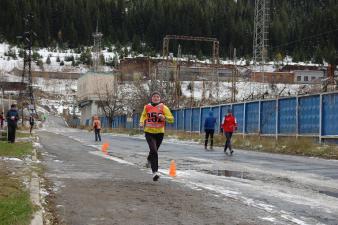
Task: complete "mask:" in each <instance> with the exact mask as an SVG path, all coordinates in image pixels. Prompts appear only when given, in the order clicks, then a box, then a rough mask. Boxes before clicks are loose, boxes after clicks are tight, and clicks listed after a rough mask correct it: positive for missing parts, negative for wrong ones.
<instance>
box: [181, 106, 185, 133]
mask: <svg viewBox="0 0 338 225" xmlns="http://www.w3.org/2000/svg"><path fill="white" fill-rule="evenodd" d="M181 110H182V111H183V131H185V108H184V109H181Z"/></svg>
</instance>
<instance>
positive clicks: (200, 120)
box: [198, 107, 202, 133]
mask: <svg viewBox="0 0 338 225" xmlns="http://www.w3.org/2000/svg"><path fill="white" fill-rule="evenodd" d="M198 128H199V129H198V132H199V133H201V130H202V108H201V107H200V118H199V126H198Z"/></svg>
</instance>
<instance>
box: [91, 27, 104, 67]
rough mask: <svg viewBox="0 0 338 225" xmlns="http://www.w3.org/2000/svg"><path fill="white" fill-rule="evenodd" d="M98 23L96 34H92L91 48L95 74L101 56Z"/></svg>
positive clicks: (100, 36)
mask: <svg viewBox="0 0 338 225" xmlns="http://www.w3.org/2000/svg"><path fill="white" fill-rule="evenodd" d="M98 27H99V26H98V22H97V24H96V32H95V33H93V38H94V46H93V64H94V65H93V66H94V71H95V72H97V71H98V69H99V65H100V54H101V41H102V36H103V34H102V33H100V32H99V28H98Z"/></svg>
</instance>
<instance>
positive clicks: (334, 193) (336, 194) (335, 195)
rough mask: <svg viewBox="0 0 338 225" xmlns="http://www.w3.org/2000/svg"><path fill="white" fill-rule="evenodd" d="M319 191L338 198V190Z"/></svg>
mask: <svg viewBox="0 0 338 225" xmlns="http://www.w3.org/2000/svg"><path fill="white" fill-rule="evenodd" d="M319 193H321V194H324V195H327V196H331V197H335V198H338V193H337V192H332V191H319Z"/></svg>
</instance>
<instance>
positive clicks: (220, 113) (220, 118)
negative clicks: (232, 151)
mask: <svg viewBox="0 0 338 225" xmlns="http://www.w3.org/2000/svg"><path fill="white" fill-rule="evenodd" d="M221 123H222V111H221V106H220V105H219V106H218V132H220V131H221V125H222V124H221Z"/></svg>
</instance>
